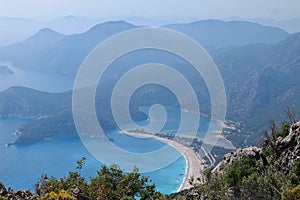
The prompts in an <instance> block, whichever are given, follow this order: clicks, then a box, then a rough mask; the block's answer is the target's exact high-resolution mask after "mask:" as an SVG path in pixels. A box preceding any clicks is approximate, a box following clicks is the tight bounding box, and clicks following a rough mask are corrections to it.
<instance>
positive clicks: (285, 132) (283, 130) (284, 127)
mask: <svg viewBox="0 0 300 200" xmlns="http://www.w3.org/2000/svg"><path fill="white" fill-rule="evenodd" d="M289 131H290V124H289V123H287V122H283V123H282V124H281V129H280V130H277V131H276V135H275V136H276V138H279V137H283V138H284V137H286V136H287V135H288V134H289Z"/></svg>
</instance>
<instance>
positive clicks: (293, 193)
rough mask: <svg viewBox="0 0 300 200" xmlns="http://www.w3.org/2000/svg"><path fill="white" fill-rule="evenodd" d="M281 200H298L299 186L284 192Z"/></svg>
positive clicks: (299, 196)
mask: <svg viewBox="0 0 300 200" xmlns="http://www.w3.org/2000/svg"><path fill="white" fill-rule="evenodd" d="M281 199H282V200H299V199H300V185H298V186H297V187H295V188H293V189H291V190H285V191H283V193H282V197H281Z"/></svg>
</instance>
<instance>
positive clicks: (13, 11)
mask: <svg viewBox="0 0 300 200" xmlns="http://www.w3.org/2000/svg"><path fill="white" fill-rule="evenodd" d="M299 10H300V0H107V1H103V0H0V16H9V17H24V18H34V19H54V18H58V17H62V16H66V15H75V16H84V17H99V18H117V17H132V16H140V17H145V18H152V19H181V18H186V19H188V18H198V19H204V18H221V19H222V18H227V17H230V16H238V17H243V18H269V19H289V18H298V17H300V12H299Z"/></svg>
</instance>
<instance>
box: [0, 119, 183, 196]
mask: <svg viewBox="0 0 300 200" xmlns="http://www.w3.org/2000/svg"><path fill="white" fill-rule="evenodd" d="M24 123H26V120H19V119H6V120H0V180H1V181H2V182H3V183H4V184H5V185H6V186H11V187H13V188H15V189H30V190H31V191H32V190H33V188H34V184H35V183H36V182H37V180H38V178H39V177H40V175H41V174H42V173H47V174H48V175H53V176H55V177H63V176H66V175H67V174H68V171H70V170H74V171H75V170H76V169H75V168H76V161H77V160H79V159H80V158H82V157H83V156H84V157H86V158H87V162H86V165H85V166H84V168H83V171H82V175H83V176H85V177H86V178H88V177H90V176H95V175H96V173H97V172H96V171H97V170H98V169H99V168H100V166H101V163H100V162H99V161H97V160H96V159H95V158H93V157H92V156H91V155H90V154H89V153H88V151H87V150H86V149H85V147H84V146H83V145H82V143H81V141H80V139H79V138H78V136H74V135H73V136H62V137H58V138H55V139H53V140H46V141H42V142H39V143H36V144H34V145H26V146H11V147H5V144H7V143H8V142H10V141H14V140H15V135H14V132H15V130H16V129H17V128H18V127H19V126H20V125H21V124H24ZM109 134H110V135H111V136H113V137H114V139H116V141H118V145H120V146H122V145H123V146H124V147H126V148H132V149H131V150H133V151H136V152H145V151H149V150H150V151H151V150H153V149H157V148H160V147H162V146H163V145H165V144H164V143H161V142H159V141H156V140H151V139H147V140H145V142H144V143H143V142H141V141H139V142H137V141H136V139H134V140H129V139H128V137H125V136H124V135H120V134H117V131H115V132H113V131H112V132H110V133H109ZM158 162H159V161H158ZM184 172H185V160H184V158H183V157H180V158H179V159H178V160H177V161H176V162H174V163H173V164H172V165H170V166H168V167H166V168H164V169H161V170H158V171H154V172H151V173H145V174H143V175H146V176H149V177H150V179H151V180H152V181H153V182H154V183H155V184H156V186H157V189H158V190H159V191H161V192H163V193H166V194H167V193H171V192H175V191H177V190H178V188H179V186H180V184H181V182H182V180H183V177H184Z"/></svg>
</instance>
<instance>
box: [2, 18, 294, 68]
mask: <svg viewBox="0 0 300 200" xmlns="http://www.w3.org/2000/svg"><path fill="white" fill-rule="evenodd" d="M137 27H138V26H135V25H133V24H129V23H127V22H125V21H114V22H112V21H111V22H105V23H102V24H98V25H96V26H94V27H92V28H91V29H90V30H88V31H87V32H85V33H82V34H75V35H62V34H59V33H56V32H54V31H52V30H50V29H43V30H41V31H39V32H38V33H37V34H36V35H34V36H32V37H30V38H29V39H27V40H25V41H24V42H21V43H17V44H14V45H10V46H7V47H2V48H0V60H9V61H12V62H13V64H14V65H15V66H16V67H19V68H23V69H31V70H39V71H45V72H49V71H50V72H58V73H73V74H74V73H76V71H77V69H78V67H79V66H80V64H81V63H82V61H83V59H84V58H85V57H86V56H87V55H88V53H89V52H90V51H91V50H92V49H93V48H94V47H95V46H96V45H97V44H99V43H100V42H101V41H103V40H105V39H106V38H108V37H110V36H112V35H114V34H116V33H120V32H122V31H125V30H130V29H133V28H137ZM163 28H170V29H173V30H177V31H180V32H182V33H185V34H187V35H188V36H190V37H192V38H193V39H195V40H196V41H198V42H200V44H201V45H203V46H204V47H205V48H207V50H208V51H210V53H212V54H218V53H219V52H220V51H222V50H224V49H229V48H232V47H236V46H243V45H247V44H255V43H266V44H276V43H278V42H280V41H282V40H284V39H285V38H287V37H288V36H289V34H288V33H287V32H285V31H283V30H282V29H279V28H275V27H267V26H262V25H259V24H255V23H250V22H242V21H240V22H223V21H220V20H204V21H198V22H194V23H189V24H174V25H166V26H163Z"/></svg>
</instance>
